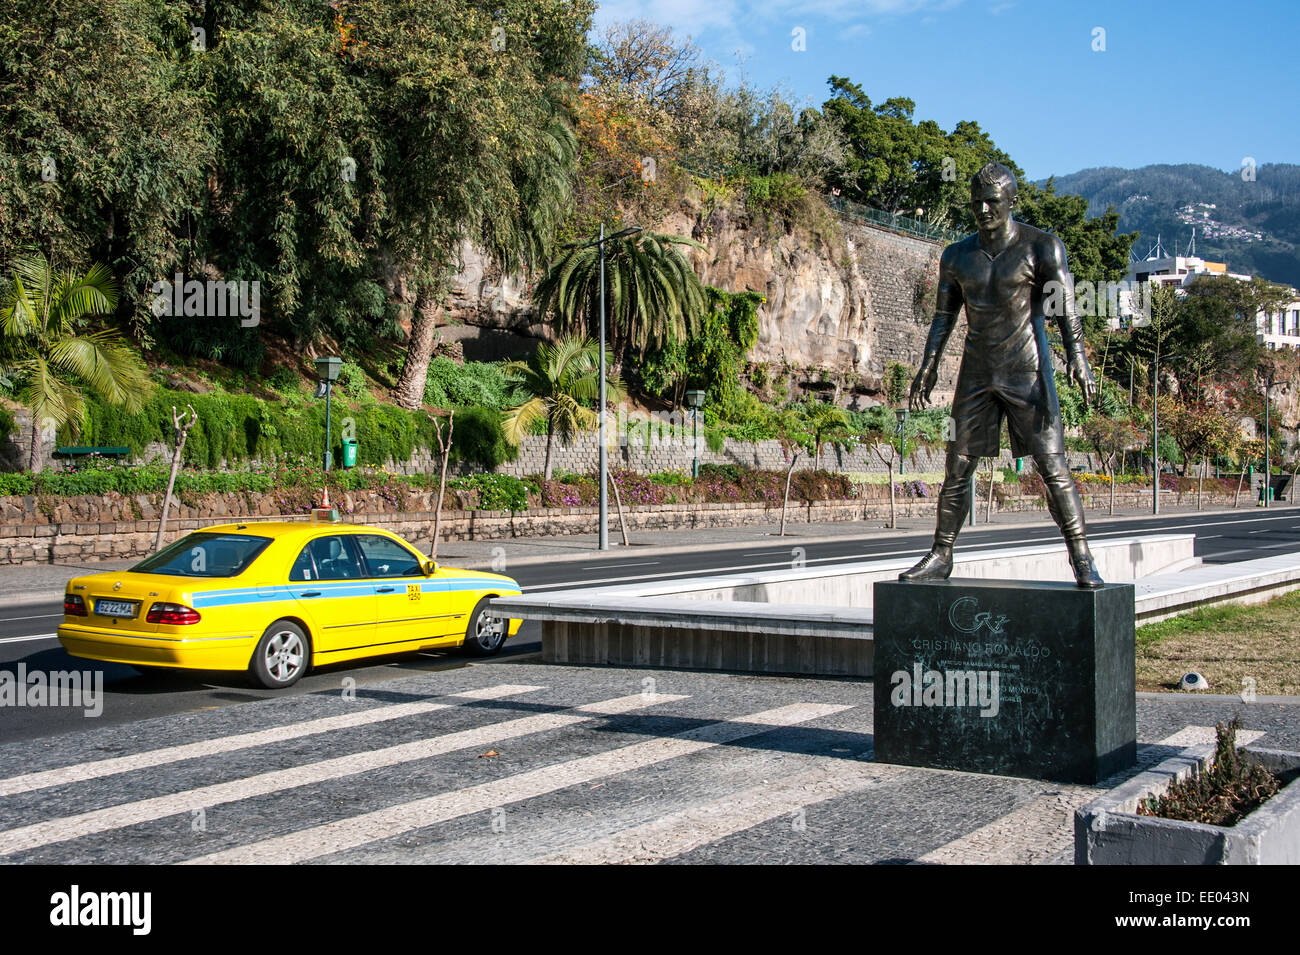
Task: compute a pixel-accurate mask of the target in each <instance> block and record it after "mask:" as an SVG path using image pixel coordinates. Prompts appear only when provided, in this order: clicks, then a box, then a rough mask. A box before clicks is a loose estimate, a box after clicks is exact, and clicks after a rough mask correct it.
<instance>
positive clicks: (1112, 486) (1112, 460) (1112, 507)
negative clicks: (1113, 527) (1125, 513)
mask: <svg viewBox="0 0 1300 955" xmlns="http://www.w3.org/2000/svg"><path fill="white" fill-rule="evenodd" d="M1110 516H1111V517H1114V516H1115V456H1114V455H1111V457H1110Z"/></svg>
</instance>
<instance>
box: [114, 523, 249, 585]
mask: <svg viewBox="0 0 1300 955" xmlns="http://www.w3.org/2000/svg"><path fill="white" fill-rule="evenodd" d="M270 543H271V538H269V537H254V536H252V535H247V534H216V533H212V532H210V531H200V532H198V533H194V534H189V535H187V536H186V537H182V538H181V539H180V540H178V541H176V542H175V543H173V544H171V545H169V546H167V547H164V548H163V549H162V550H160V551H158V553H156V554H153V555H151V556H149V557H146V558H145V559H144V560H142V561H141V562H140V563H138V564H136V565H135V566H134V567H132V568H131V571H132V573H137V574H166V575H168V576H171V577H237V576H239V575H240V574H242V573H243V572H244V571H245V570H247V569H248V567H249V566H250V565H251V564H252V563H253V561H255V560H256V559H257V557H258V555H259V554H261V553H262V551H264V550H266V548H267V546H268V545H269V544H270Z"/></svg>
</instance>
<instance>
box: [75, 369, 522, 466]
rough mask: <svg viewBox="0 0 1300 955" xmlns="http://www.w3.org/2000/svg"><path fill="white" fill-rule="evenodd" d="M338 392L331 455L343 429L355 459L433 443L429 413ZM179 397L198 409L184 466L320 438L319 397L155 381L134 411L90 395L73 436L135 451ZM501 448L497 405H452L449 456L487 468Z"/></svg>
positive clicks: (313, 449) (314, 446)
mask: <svg viewBox="0 0 1300 955" xmlns="http://www.w3.org/2000/svg"><path fill="white" fill-rule="evenodd" d="M340 398H341V395H340V394H339V393H338V392H337V391H336V392H335V395H334V401H333V402H332V409H331V425H330V429H331V430H330V437H331V439H332V444H333V445H334V455H335V460H336V461H338V460H340V459H341V455H342V441H343V438H344V437H349V436H350V437H355V438H356V439H357V442H358V448H357V463H358V464H360V465H366V466H370V467H382V466H384V465H385V464H388V463H389V462H402V461H407V460H409V459H410V457H411V455H412V454H413V453H414V452H415V450H416V449H417V448H423V449H433V448H436V447H437V442H436V440H435V431H434V428H435V424H434V420H433V419H432V418H431V417H430V416H429V415H427V414H424V413H423V412H418V411H417V412H409V411H405V410H403V409H401V408H398V407H396V406H395V405H386V404H379V403H363V404H361V405H359V406H352V405H351V404H349V403H348V402H347V401H344V400H340ZM187 404H188V405H191V406H192V407H193V408H194V411H195V413H196V414H197V415H198V423H197V424H195V426H194V427H193V429H192V430H191V431H190V433H189V437H188V439H187V440H186V443H185V453H184V463H185V464H186V465H187V466H190V467H199V468H217V467H220V466H221V462H222V461H223V460H224V461H225V462H226V464H227V466H230V465H234V464H237V463H239V462H242V461H248V460H250V459H258V460H263V461H270V460H274V459H278V458H283V457H286V456H287V457H305V458H307V459H309V460H318V459H319V458H320V454H321V450H322V448H323V446H324V443H325V442H324V437H325V402H323V401H317V400H313V399H310V398H306V397H299V396H296V395H287V396H285V398H284V399H283V400H281V401H264V400H262V399H260V398H255V397H253V396H252V395H238V394H229V393H226V392H220V391H216V392H210V393H208V394H191V393H190V392H184V391H173V390H171V389H167V388H156V389H154V392H153V394H152V395H151V397H150V398H149V401H148V403H147V404H146V405H145V407H144V409H143V410H141V411H140V412H139V413H138V414H134V415H127V414H123V413H122V412H121V411H120V410H118V409H116V408H113V407H111V406H109V405H108V404H107V403H106V402H104V401H101V400H99V399H98V398H94V397H91V398H90V399H89V400H88V401H87V415H86V424H85V426H84V427H83V428H82V433H81V435H80V437H79V438H78V442H79V443H81V444H87V445H123V446H126V447H129V448H130V449H131V451H132V452H133V453H134V454H137V455H138V454H141V453H142V452H143V451H144V449H145V447H146V446H147V445H149V444H150V443H152V442H155V441H162V442H164V443H166V444H167V445H169V446H170V445H171V444H172V406H173V405H175V406H176V408H178V409H184V408H185V406H186V405H187ZM509 454H510V451H509V449H508V448H507V447H506V445H505V442H504V439H503V438H502V437H501V416H500V412H498V411H496V410H494V409H489V408H466V409H463V410H462V411H460V412H458V413H457V415H456V427H455V431H454V433H453V436H452V458H453V460H458V461H465V462H467V463H470V464H475V465H478V466H480V467H483V468H489V469H490V468H495V467H496V466H498V465H499V464H500V463H501V462H502V461H505V460H510V457H509Z"/></svg>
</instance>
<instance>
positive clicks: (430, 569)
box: [424, 557, 438, 577]
mask: <svg viewBox="0 0 1300 955" xmlns="http://www.w3.org/2000/svg"><path fill="white" fill-rule="evenodd" d="M437 572H438V562H437V561H436V560H430V559H429V558H428V557H426V558H425V559H424V576H426V577H432V576H433V575H434V574H436V573H437Z"/></svg>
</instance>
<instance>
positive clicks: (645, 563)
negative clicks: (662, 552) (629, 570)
mask: <svg viewBox="0 0 1300 955" xmlns="http://www.w3.org/2000/svg"><path fill="white" fill-rule="evenodd" d="M657 563H659V561H657V560H639V561H637V562H636V563H634V564H615V565H614V566H612V567H611V566H609V565H608V564H592V565H591V566H590V567H584V568H582V569H583V570H622V569H623V568H624V567H650V566H652V565H654V564H657Z"/></svg>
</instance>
